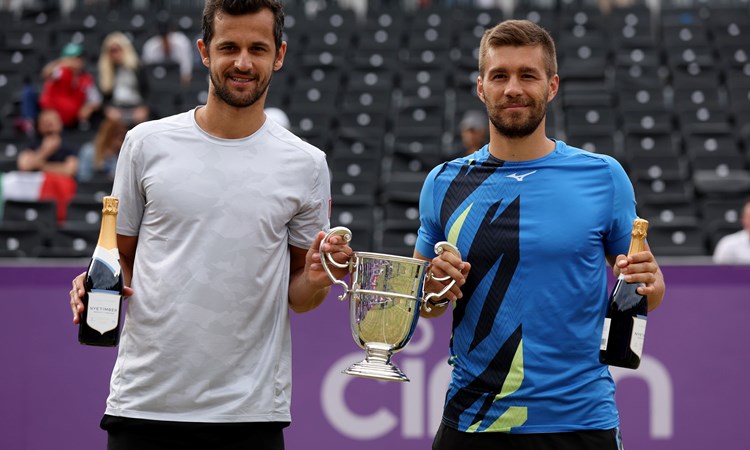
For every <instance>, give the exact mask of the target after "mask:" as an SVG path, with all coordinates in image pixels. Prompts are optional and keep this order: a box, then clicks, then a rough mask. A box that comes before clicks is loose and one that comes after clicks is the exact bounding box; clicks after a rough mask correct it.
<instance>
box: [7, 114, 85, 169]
mask: <svg viewBox="0 0 750 450" xmlns="http://www.w3.org/2000/svg"><path fill="white" fill-rule="evenodd" d="M36 129H37V134H36V136H35V138H34V140H33V142H32V143H31V145H29V147H28V148H26V149H25V150H22V151H21V152H20V153H19V154H18V162H17V164H18V170H20V171H24V172H31V171H42V172H50V173H57V174H61V175H65V176H69V177H75V174H76V171H77V170H78V149H76V148H73V147H70V146H68V145H66V144H65V142H64V139H63V123H62V120H61V118H60V114H59V113H58V112H57V110H55V109H43V110H42V111H41V112H40V113H39V116H38V117H37V126H36Z"/></svg>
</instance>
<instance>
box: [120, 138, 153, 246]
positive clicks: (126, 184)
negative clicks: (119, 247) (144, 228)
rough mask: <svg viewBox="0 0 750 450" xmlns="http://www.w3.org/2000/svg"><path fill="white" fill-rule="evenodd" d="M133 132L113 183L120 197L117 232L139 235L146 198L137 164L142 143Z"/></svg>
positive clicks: (122, 150)
mask: <svg viewBox="0 0 750 450" xmlns="http://www.w3.org/2000/svg"><path fill="white" fill-rule="evenodd" d="M136 141H137V140H136V139H135V138H134V137H133V135H132V133H128V134H127V135H126V136H125V141H124V142H123V144H122V148H121V150H120V155H119V158H118V162H117V169H116V170H115V179H114V181H113V183H112V195H114V196H115V197H117V198H118V199H119V208H118V209H119V212H118V214H117V234H122V235H125V236H137V235H138V233H139V230H140V226H141V219H142V218H143V210H144V208H145V205H146V198H145V195H144V194H143V190H142V189H141V187H140V179H141V174H140V173H139V172H140V168H139V166H138V164H136V161H137V156H138V150H139V149H140V147H141V146H140V143H138V142H136Z"/></svg>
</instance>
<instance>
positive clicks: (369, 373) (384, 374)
mask: <svg viewBox="0 0 750 450" xmlns="http://www.w3.org/2000/svg"><path fill="white" fill-rule="evenodd" d="M344 373H345V374H347V375H353V376H355V377H364V378H375V379H377V380H385V381H409V378H408V377H407V376H406V375H404V373H403V372H401V370H399V368H398V367H396V366H394V365H393V364H384V363H382V362H370V361H367V360H366V359H365V360H363V361H360V362H358V363H355V364H352V365H351V366H349V368H348V369H346V370H344Z"/></svg>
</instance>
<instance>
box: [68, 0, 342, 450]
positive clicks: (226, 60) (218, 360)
mask: <svg viewBox="0 0 750 450" xmlns="http://www.w3.org/2000/svg"><path fill="white" fill-rule="evenodd" d="M283 23H284V14H283V11H282V6H281V3H280V2H278V0H209V1H207V2H206V5H205V9H204V12H203V38H202V39H200V40H198V49H199V50H200V54H201V56H202V60H203V64H204V65H205V66H206V67H207V68H208V70H209V73H210V85H209V96H208V101H207V102H206V105H204V106H199V107H197V108H195V109H194V110H191V111H188V112H185V113H182V114H177V115H175V116H172V117H167V118H164V119H161V120H157V121H150V122H145V123H142V124H140V125H137V126H136V127H134V128H133V129H132V130H131V131H129V132H128V134H127V136H126V138H125V141H124V143H123V146H122V150H121V153H120V157H119V161H118V164H117V172H116V175H115V179H114V186H113V195H114V196H116V197H118V198H119V199H120V203H119V206H120V208H119V216H118V220H117V233H118V237H117V245H118V248H119V253H120V259H121V262H122V270H123V274H124V276H125V281H126V284H128V286H131V287H128V288H127V289H126V292H125V294H126V296H129V297H130V299H129V301H128V305H127V312H126V318H125V324H124V327H123V330H122V337H121V339H120V344H119V352H118V357H117V361H116V363H115V367H114V370H113V373H112V379H111V385H110V394H109V397H108V399H107V405H106V411H105V415H104V418H103V419H102V422H101V426H102V428H103V429H105V430H107V432H108V449H110V450H119V449H137V450H149V449H230V448H231V449H269V450H270V449H273V450H277V449H283V448H284V440H283V428H284V427H286V426H287V425H288V424H289V422H290V420H291V417H290V396H291V378H290V377H291V348H290V345H291V336H290V330H289V311H288V310H289V308H291V309H292V310H293V311H295V312H305V311H309V310H311V309H313V308H315V307H317V306H318V305H319V304H320V303H321V302H322V301H323V299H324V298H325V296H326V294H327V293H328V290H329V288H330V284H331V281H330V278H329V277H328V275H327V274H326V273H325V271H324V270H323V267H322V265H321V264H320V255H319V253H318V251H319V248H320V244H321V240H322V238H323V237H324V236H325V233H324V231H323V230H326V229H327V228H328V227H329V201H330V186H329V172H328V167H327V165H326V160H325V154H324V153H323V152H322V151H321V150H319V149H317V148H315V147H313V146H312V145H309V144H308V143H305V142H304V141H302V140H301V139H299V138H298V137H297V136H295V135H293V134H292V133H291V132H289V131H288V130H286V129H284V128H283V127H282V126H280V125H279V124H277V123H275V122H274V121H272V120H267V118H266V116H265V114H264V112H263V106H264V102H265V98H266V91H267V89H268V86H269V83H270V81H271V76H272V74H273V72H274V71H277V70H279V69H281V67H282V64H283V62H284V55H285V53H286V42H282V40H281V36H282V26H283ZM323 250H324V251H326V252H332V256H333V257H334V258H335V259H337V260H339V261H344V260H346V259H348V256H349V255H350V254H351V248H349V246H348V245H346V243H345V242H343V239H340V238H332V239H329V240H328V242H327V243H326V244H324V245H323ZM345 273H346V270H338V273H337V274H336V276H337V277H343V276H344V275H345ZM83 295H84V286H83V274H81V275H80V276H78V277H77V278H76V279H75V280H74V281H73V289H72V290H71V292H70V302H71V308H72V311H73V322H74V323H78V322H79V320H80V314H81V313H82V312H83V305H82V303H81V296H83Z"/></svg>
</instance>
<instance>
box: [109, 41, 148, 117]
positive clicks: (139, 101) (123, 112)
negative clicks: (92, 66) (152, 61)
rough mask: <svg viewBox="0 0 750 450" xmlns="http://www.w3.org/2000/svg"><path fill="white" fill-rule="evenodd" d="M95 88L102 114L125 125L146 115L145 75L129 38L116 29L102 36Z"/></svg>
mask: <svg viewBox="0 0 750 450" xmlns="http://www.w3.org/2000/svg"><path fill="white" fill-rule="evenodd" d="M99 89H100V90H101V92H102V94H103V95H104V117H106V118H108V119H110V120H119V121H122V122H124V123H125V124H126V125H127V126H128V127H132V126H134V125H137V124H139V123H141V122H143V121H145V120H147V119H148V118H149V115H150V108H149V106H148V104H147V98H148V79H147V78H146V71H145V70H144V68H143V65H142V64H141V61H140V58H139V57H138V53H137V52H136V51H135V49H134V48H133V44H132V43H131V42H130V39H129V38H128V37H127V36H126V35H124V34H123V33H121V32H119V31H114V32H112V33H110V34H108V35H107V37H106V38H104V42H103V43H102V49H101V52H100V54H99Z"/></svg>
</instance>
